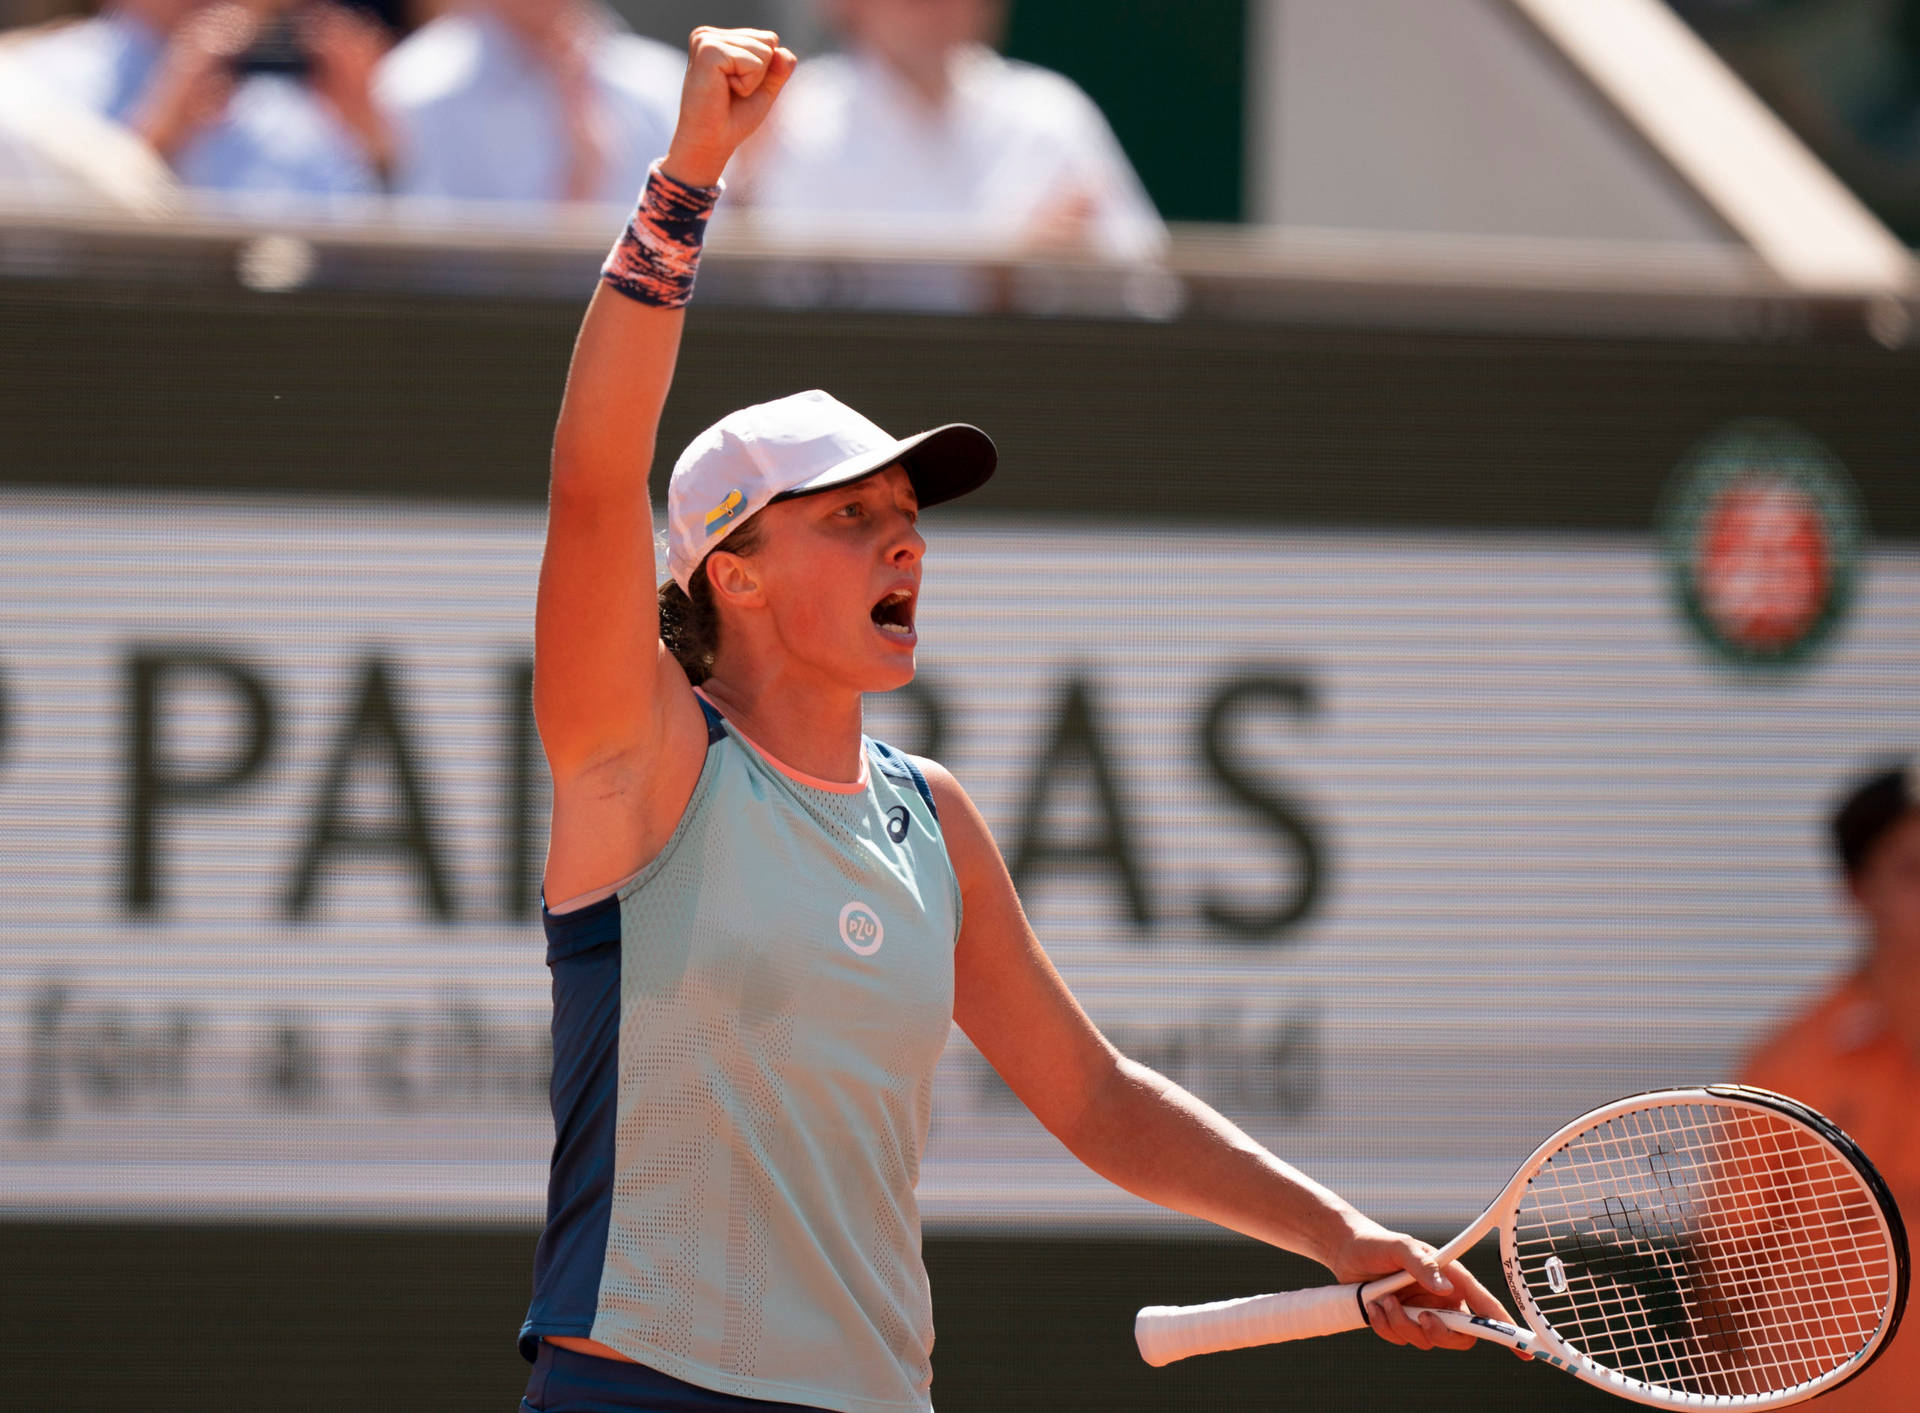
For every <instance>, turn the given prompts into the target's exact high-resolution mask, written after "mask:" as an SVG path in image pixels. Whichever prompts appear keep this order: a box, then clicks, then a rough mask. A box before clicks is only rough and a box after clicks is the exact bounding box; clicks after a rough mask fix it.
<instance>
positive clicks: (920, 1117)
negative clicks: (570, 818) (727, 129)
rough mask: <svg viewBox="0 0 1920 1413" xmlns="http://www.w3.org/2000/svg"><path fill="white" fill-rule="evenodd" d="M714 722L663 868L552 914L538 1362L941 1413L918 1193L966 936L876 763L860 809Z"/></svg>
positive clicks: (860, 1408) (904, 776) (654, 866)
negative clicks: (626, 1368)
mask: <svg viewBox="0 0 1920 1413" xmlns="http://www.w3.org/2000/svg"><path fill="white" fill-rule="evenodd" d="M702 706H703V709H704V710H705V712H706V713H707V720H708V746H707V755H706V761H705V764H704V766H703V768H702V770H701V772H700V778H699V782H698V784H696V785H695V787H694V791H693V797H692V799H691V800H689V801H688V804H687V808H686V812H685V814H684V815H683V816H682V818H681V821H680V825H679V827H678V828H677V829H676V830H675V831H674V834H673V837H672V839H670V840H669V841H668V843H667V846H666V848H665V849H663V850H662V851H661V853H660V856H659V857H658V858H656V859H655V860H654V861H653V862H652V863H650V864H649V865H648V866H647V867H646V868H645V869H643V870H642V871H641V872H640V873H639V874H637V875H636V876H635V877H633V878H632V879H630V880H628V881H627V882H626V883H625V884H623V885H621V887H620V889H619V890H618V892H617V893H615V894H614V895H613V896H612V897H609V898H606V899H604V900H603V901H600V902H597V903H594V904H591V905H589V906H587V907H584V908H581V909H579V910H577V911H573V912H566V913H561V914H558V915H555V914H553V913H547V914H546V915H545V919H544V920H545V923H546V929H547V937H548V962H549V965H550V967H551V968H552V972H553V998H554V1015H553V1043H554V1073H553V1092H552V1098H553V1108H554V1125H555V1144H554V1158H553V1172H552V1178H551V1182H550V1186H549V1192H548V1214H547V1228H546V1231H545V1232H544V1233H543V1235H542V1237H541V1241H540V1248H539V1252H538V1254H537V1256H536V1258H535V1283H534V1299H533V1305H532V1308H531V1310H530V1311H529V1314H528V1318H527V1323H526V1325H525V1326H524V1327H523V1329H522V1349H523V1352H527V1351H529V1350H531V1349H532V1348H533V1347H534V1343H535V1341H536V1340H537V1338H538V1337H539V1336H541V1335H555V1334H559V1335H584V1336H588V1337H591V1338H593V1339H596V1340H599V1341H601V1342H602V1343H604V1344H607V1345H609V1346H611V1347H612V1348H614V1349H617V1350H619V1351H620V1352H621V1353H623V1354H626V1355H628V1356H629V1357H631V1358H633V1359H636V1360H639V1361H640V1362H641V1363H643V1364H647V1365H651V1366H652V1367H654V1368H656V1369H659V1370H661V1371H663V1372H665V1373H668V1374H671V1375H673V1376H674V1377H675V1378H679V1379H683V1380H685V1381H687V1382H688V1383H692V1384H697V1385H699V1386H701V1387H703V1388H708V1389H713V1390H717V1391H719V1392H721V1393H723V1394H731V1395H734V1396H736V1397H741V1398H749V1399H761V1400H766V1401H770V1402H779V1403H797V1404H804V1405H809V1406H813V1407H818V1408H827V1409H843V1410H846V1413H881V1410H906V1409H913V1410H925V1409H930V1408H931V1407H932V1404H931V1402H930V1399H929V1393H928V1390H929V1387H930V1385H931V1382H932V1368H931V1363H930V1354H931V1350H932V1345H933V1322H932V1307H931V1300H930V1295H929V1291H928V1286H927V1277H926V1270H925V1268H924V1266H923V1265H922V1264H921V1259H920V1219H919V1210H918V1208H917V1206H916V1205H915V1200H914V1185H915V1183H916V1181H917V1180H918V1178H919V1172H920V1157H921V1153H922V1150H923V1149H924V1147H925V1144H926V1136H927V1123H928V1117H929V1109H930V1105H931V1100H932V1089H933V1072H934V1066H935V1065H936V1063H937V1062H938V1061H939V1058H940V1053H941V1050H942V1048H943V1047H944V1046H945V1044H946V1040H947V1035H948V1031H949V1029H950V1027H951V1024H952V1018H953V947H954V941H955V938H956V937H957V935H958V932H959V926H960V895H959V884H958V882H957V880H956V879H955V877H954V872H953V867H952V864H951V863H950V862H949V860H948V858H947V851H946V845H945V842H944V840H943V839H942V837H941V833H940V824H939V819H938V816H937V815H936V813H935V811H934V808H933V798H932V794H931V792H930V791H929V790H928V789H927V786H926V781H925V779H924V777H923V776H922V775H921V774H920V772H919V770H918V769H917V768H916V767H915V766H914V765H913V764H912V762H911V761H909V760H908V758H907V757H906V756H904V755H902V754H900V753H899V752H896V751H893V750H891V749H890V748H888V747H886V746H883V745H880V744H879V743H878V742H873V741H868V742H867V743H866V753H865V761H866V766H867V768H866V771H865V776H866V778H865V780H864V781H863V782H862V783H861V784H859V785H853V786H845V785H843V786H833V785H830V784H828V783H827V782H821V781H809V780H807V779H806V778H805V777H799V776H796V775H795V774H793V773H792V772H790V771H788V770H786V769H785V768H784V767H782V766H780V765H779V764H778V763H776V762H773V761H771V760H770V759H769V758H768V757H766V756H764V755H763V754H762V753H761V752H759V751H758V750H757V749H756V748H755V747H754V746H753V745H752V744H751V743H750V742H748V741H747V740H746V739H745V738H744V737H742V736H740V735H739V734H738V733H736V732H735V731H733V730H732V729H731V728H730V727H729V726H728V725H727V724H726V723H725V721H724V720H723V719H722V718H721V717H720V715H719V713H718V712H716V711H715V710H714V709H713V708H712V707H711V706H708V705H706V704H705V703H704V702H703V703H702ZM529 1357H531V1355H530V1354H529Z"/></svg>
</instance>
